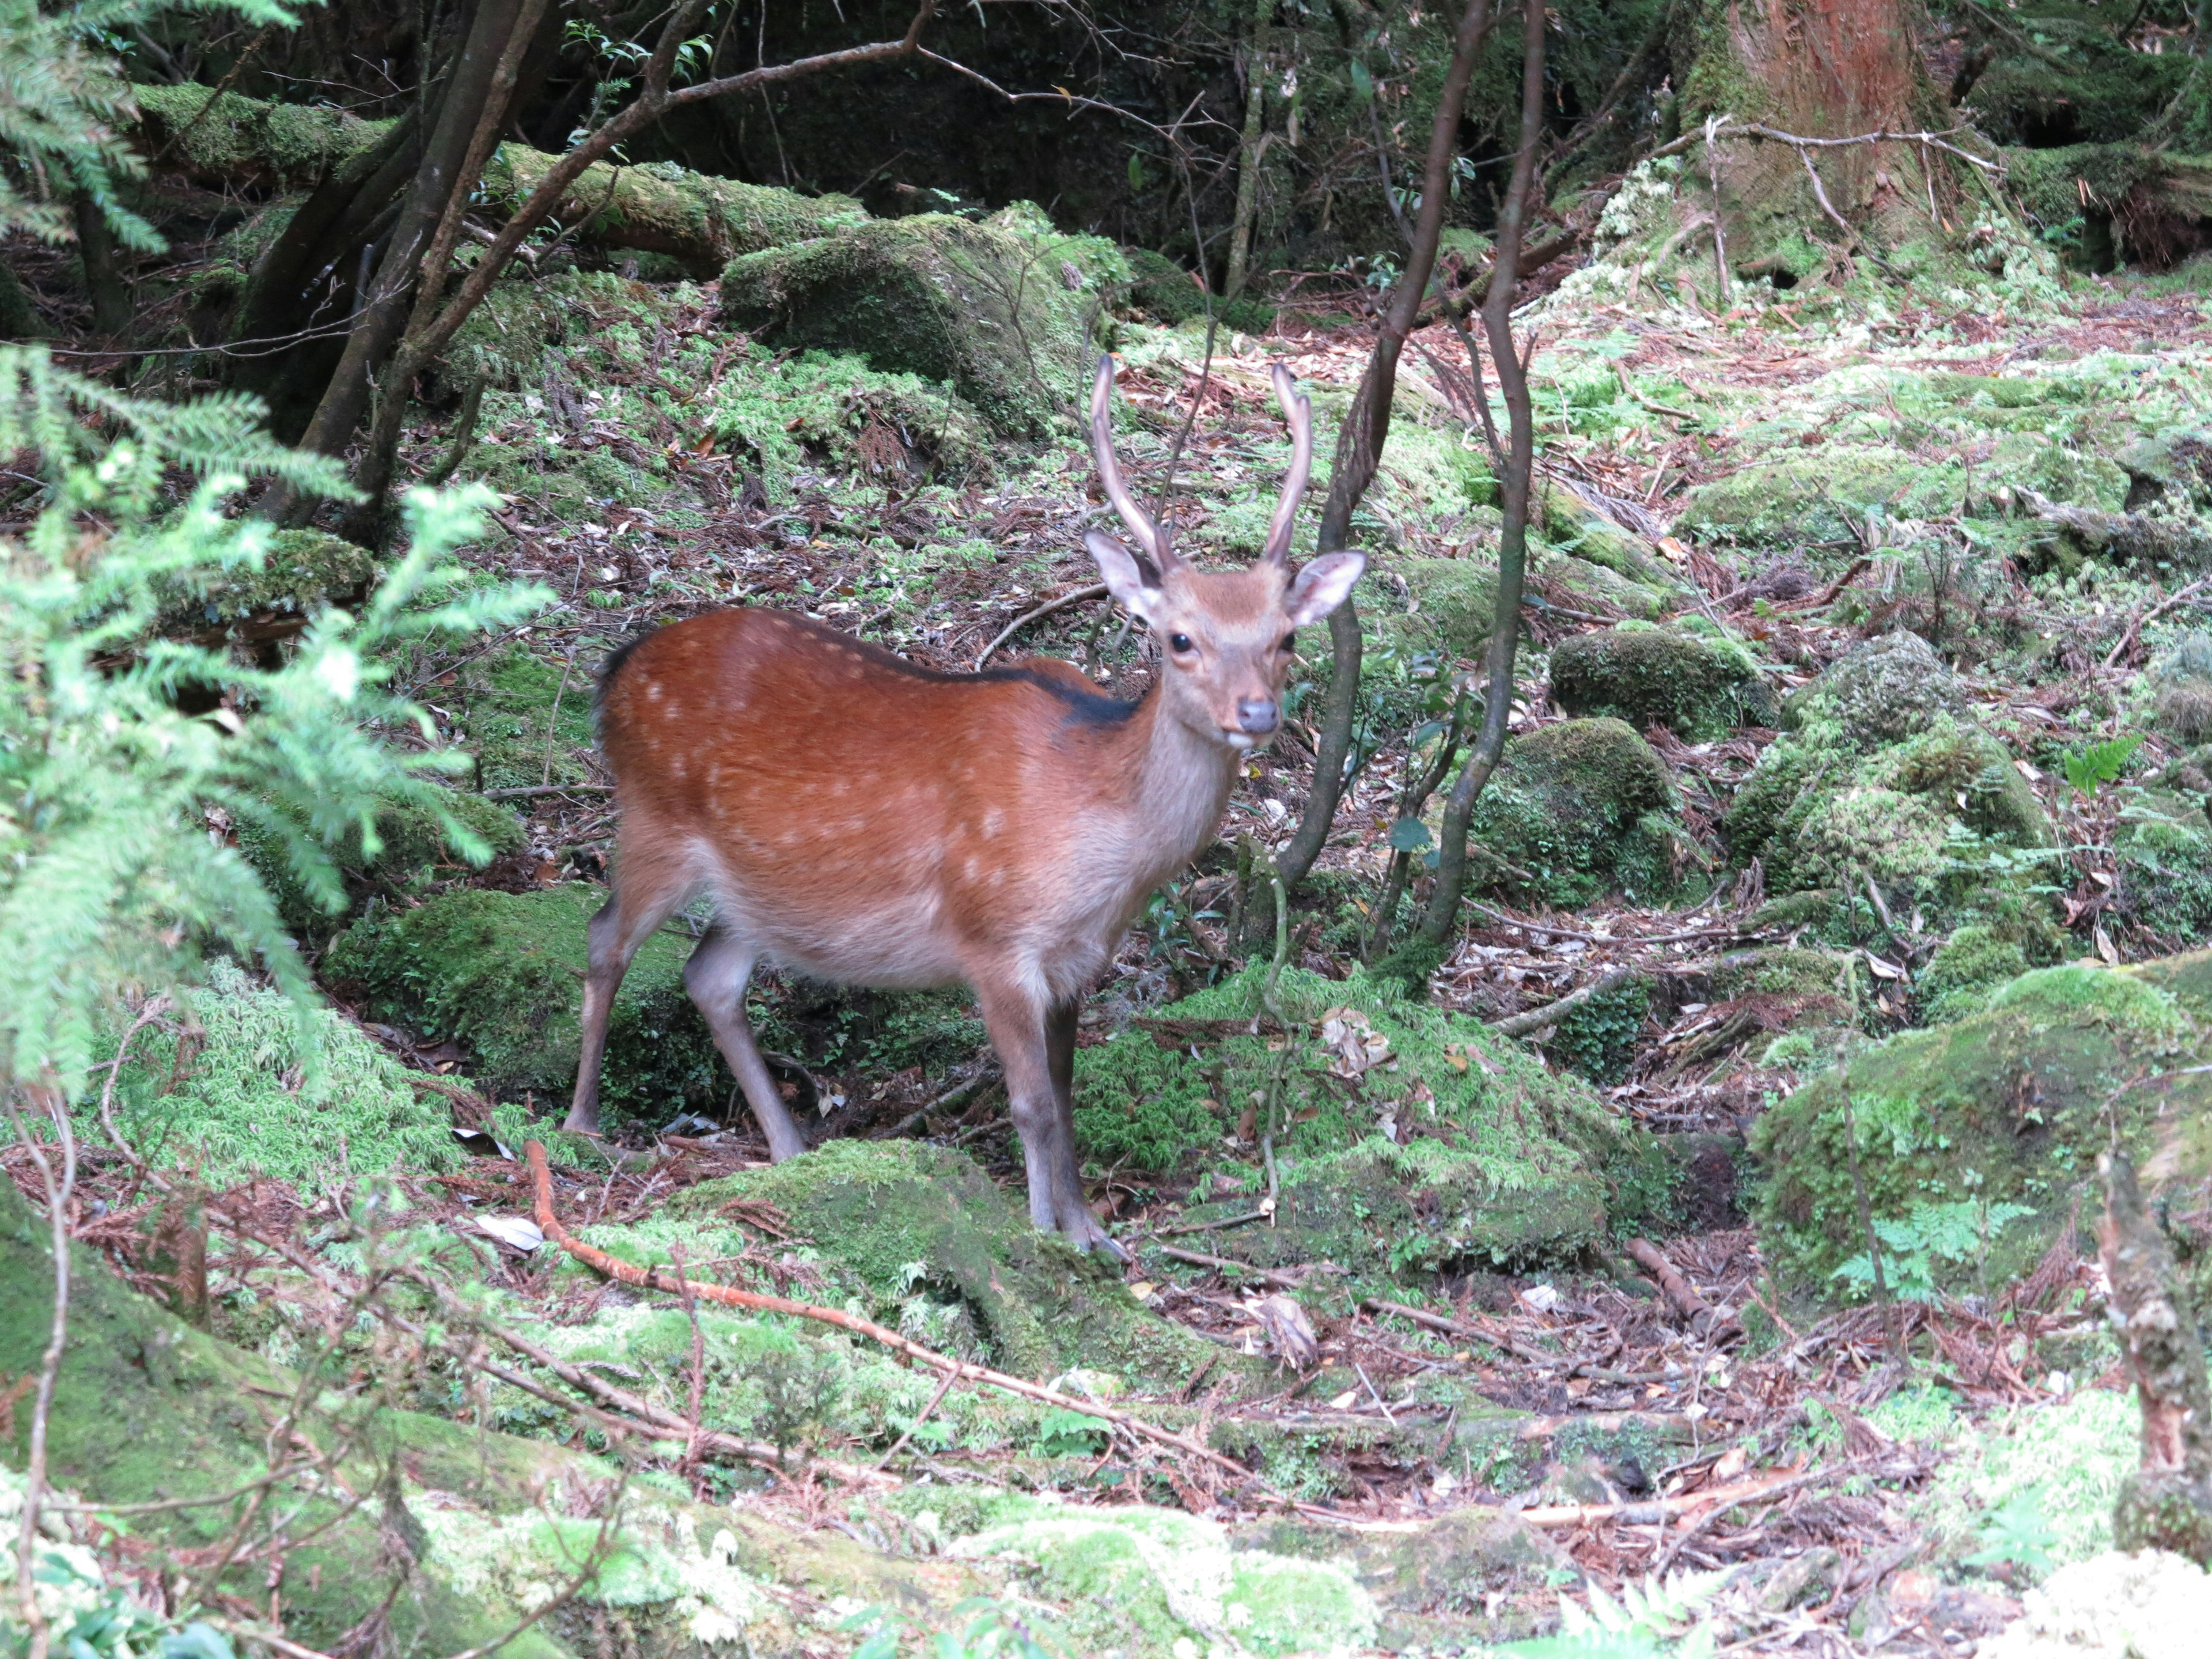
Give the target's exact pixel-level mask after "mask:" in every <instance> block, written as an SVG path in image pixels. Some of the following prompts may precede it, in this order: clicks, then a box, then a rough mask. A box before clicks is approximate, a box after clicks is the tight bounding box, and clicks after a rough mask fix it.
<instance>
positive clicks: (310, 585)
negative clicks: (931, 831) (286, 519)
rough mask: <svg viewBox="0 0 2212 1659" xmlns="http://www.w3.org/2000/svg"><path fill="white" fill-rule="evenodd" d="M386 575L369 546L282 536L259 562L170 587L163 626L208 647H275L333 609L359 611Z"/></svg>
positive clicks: (164, 591) (313, 535)
mask: <svg viewBox="0 0 2212 1659" xmlns="http://www.w3.org/2000/svg"><path fill="white" fill-rule="evenodd" d="M200 569H201V571H202V572H203V573H206V572H209V571H210V567H207V566H202V567H200ZM378 574H380V573H379V571H378V568H377V562H376V556H375V555H374V554H373V553H371V552H370V551H369V550H368V549H367V548H365V547H356V546H355V545H354V544H352V543H351V542H348V541H342V540H340V539H339V538H337V537H336V536H332V535H328V534H326V533H325V532H322V531H319V530H280V531H278V532H276V533H275V534H274V535H272V536H270V538H269V546H268V550H267V552H266V554H265V555H264V556H263V558H262V559H261V560H260V562H258V563H254V564H242V565H237V566H234V567H232V568H229V569H227V570H223V571H221V572H219V573H213V574H201V575H197V576H196V577H195V579H194V580H192V582H191V585H190V586H185V585H184V584H181V583H178V582H175V581H167V582H164V583H162V584H161V598H160V604H161V615H160V620H159V622H158V623H157V625H158V626H159V627H160V628H161V630H162V631H163V632H165V633H170V634H184V635H191V637H193V638H195V639H197V640H199V641H203V642H204V643H207V644H215V643H217V642H219V641H224V640H231V641H240V642H244V643H247V644H253V645H267V644H270V643H273V642H274V641H278V640H284V639H289V638H291V637H292V636H293V635H295V634H298V633H301V631H303V630H304V629H306V628H307V624H308V623H310V622H312V621H313V620H314V618H315V617H318V616H319V615H320V614H321V613H322V612H323V611H325V610H326V609H328V608H329V607H330V606H331V605H359V604H360V603H361V602H362V600H363V599H367V598H368V592H369V589H370V588H371V587H372V586H374V584H375V581H376V579H377V576H378Z"/></svg>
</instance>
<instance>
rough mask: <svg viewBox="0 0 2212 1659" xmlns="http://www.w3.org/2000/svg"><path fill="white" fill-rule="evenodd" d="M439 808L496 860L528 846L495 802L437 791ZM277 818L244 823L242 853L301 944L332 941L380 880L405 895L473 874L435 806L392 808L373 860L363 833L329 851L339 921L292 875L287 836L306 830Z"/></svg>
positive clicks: (518, 825)
mask: <svg viewBox="0 0 2212 1659" xmlns="http://www.w3.org/2000/svg"><path fill="white" fill-rule="evenodd" d="M436 803H437V805H438V806H439V807H441V808H442V809H443V810H444V811H447V813H450V814H451V815H452V816H453V817H454V818H455V819H457V820H458V821H459V823H460V825H461V827H462V828H463V829H465V830H467V831H468V832H469V833H470V834H471V835H473V836H476V837H477V839H478V840H479V841H481V842H483V844H484V846H485V848H487V849H488V850H489V853H490V854H491V855H492V856H494V857H497V856H498V855H499V854H502V853H509V852H513V851H514V850H515V849H517V848H520V847H521V846H522V845H523V844H524V842H525V840H526V836H525V833H524V830H523V827H522V822H521V820H520V818H518V817H516V816H515V815H514V813H513V811H512V810H511V809H509V808H507V807H505V806H502V805H500V804H499V803H498V802H497V801H489V800H486V799H484V798H483V796H481V795H472V794H468V793H464V792H462V791H460V790H456V789H441V790H438V791H437V796H436ZM279 817H280V820H281V822H279V823H258V822H254V821H251V820H249V821H246V822H244V823H240V825H239V828H238V831H237V835H238V846H239V850H240V852H242V853H244V854H246V860H247V861H248V862H249V863H251V864H252V866H253V868H254V872H255V873H256V874H258V876H259V877H260V878H261V881H262V884H263V885H264V886H265V887H266V888H268V890H269V891H270V896H272V897H273V898H274V899H275V900H276V913H277V915H279V916H280V917H281V918H282V919H283V923H284V926H285V927H287V928H289V930H290V931H291V932H292V933H295V934H296V935H299V936H301V937H303V938H307V937H314V936H317V935H319V934H323V933H328V932H330V931H331V929H332V928H333V927H336V926H337V925H338V924H337V918H339V917H343V916H345V915H350V914H352V913H353V911H354V909H355V908H357V906H358V905H359V904H360V903H361V902H362V901H363V899H364V898H365V897H366V896H368V894H370V893H371V892H373V891H374V890H377V887H378V880H377V879H376V878H381V881H382V882H383V883H384V884H389V885H392V886H398V887H399V888H401V889H402V890H409V889H416V890H419V889H421V888H422V887H423V886H426V885H428V884H433V883H435V882H437V881H440V880H441V879H446V878H451V877H453V876H456V875H459V874H460V873H462V872H464V871H465V868H466V867H467V866H466V861H465V860H464V859H463V857H462V855H461V854H460V852H459V849H458V848H455V847H453V845H452V843H451V842H449V841H448V839H447V834H446V829H445V826H444V825H443V824H442V823H441V822H440V820H439V817H438V814H437V812H436V811H434V810H433V809H432V807H431V805H429V804H428V803H425V802H422V801H416V800H404V801H392V802H387V803H386V805H384V806H383V808H382V809H381V810H380V811H378V813H377V815H376V834H377V836H378V839H379V841H380V843H381V844H380V846H379V848H377V851H376V852H375V854H374V855H372V854H369V853H368V850H367V848H366V846H365V844H364V842H363V838H362V835H361V832H360V830H359V829H358V828H352V829H348V831H347V832H346V835H345V836H344V838H343V841H342V842H340V843H339V844H338V845H337V846H336V847H333V848H329V849H328V850H329V852H330V854H331V861H332V862H333V863H334V864H336V865H337V867H338V872H339V875H340V877H341V878H342V879H343V881H344V883H345V885H346V889H347V892H348V895H349V901H350V902H349V903H348V904H347V906H346V907H345V908H342V909H341V910H339V911H338V912H337V913H336V914H335V915H333V913H331V912H329V911H326V910H325V909H324V908H323V907H322V906H321V905H319V904H318V903H317V902H315V899H314V896H313V894H312V893H310V892H309V891H308V890H307V885H306V884H305V883H303V882H301V879H300V878H299V877H298V876H297V874H295V872H294V871H293V868H292V864H291V860H290V858H289V855H288V853H287V850H286V847H285V835H286V829H288V828H289V829H290V830H291V831H292V832H293V833H302V834H303V833H305V826H304V825H302V824H301V823H299V821H298V820H297V819H295V818H293V817H290V815H289V814H283V813H281V812H280V814H279Z"/></svg>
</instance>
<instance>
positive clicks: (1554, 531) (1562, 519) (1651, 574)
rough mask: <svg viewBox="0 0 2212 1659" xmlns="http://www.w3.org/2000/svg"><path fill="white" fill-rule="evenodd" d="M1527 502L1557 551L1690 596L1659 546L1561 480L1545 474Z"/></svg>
mask: <svg viewBox="0 0 2212 1659" xmlns="http://www.w3.org/2000/svg"><path fill="white" fill-rule="evenodd" d="M1531 507H1532V508H1533V511H1534V516H1535V519H1536V522H1537V526H1538V527H1539V528H1540V529H1541V532H1542V533H1543V538H1544V539H1545V541H1547V543H1549V544H1551V546H1552V547H1553V549H1555V550H1558V551H1559V552H1561V553H1566V554H1571V555H1572V556H1575V557H1576V558H1578V559H1582V560H1584V561H1586V562H1589V563H1590V564H1595V565H1601V566H1603V567H1604V568H1607V569H1608V570H1611V571H1613V572H1615V573H1616V574H1620V575H1622V576H1625V577H1626V578H1627V579H1628V580H1630V581H1632V582H1634V583H1636V584H1638V586H1643V587H1646V588H1650V589H1652V590H1654V591H1655V592H1659V593H1662V594H1669V595H1671V594H1674V593H1678V592H1679V593H1680V595H1681V596H1682V597H1683V598H1685V599H1687V598H1689V597H1690V596H1689V593H1688V592H1687V590H1686V589H1685V588H1684V587H1683V586H1682V582H1681V579H1680V577H1679V576H1677V575H1676V574H1675V573H1674V570H1673V569H1672V568H1670V567H1669V566H1668V563H1667V562H1666V561H1665V560H1664V559H1663V558H1662V557H1661V556H1660V554H1659V550H1658V548H1657V547H1656V546H1655V545H1654V544H1652V543H1651V542H1650V541H1649V540H1648V539H1646V538H1644V537H1642V536H1639V535H1638V534H1637V533H1636V532H1633V531H1632V530H1626V529H1623V528H1622V527H1621V526H1620V525H1619V524H1618V523H1616V522H1615V521H1614V520H1613V519H1611V518H1609V517H1608V516H1607V514H1606V513H1605V512H1604V511H1602V510H1601V509H1600V508H1599V507H1596V506H1595V505H1593V504H1592V502H1591V501H1589V500H1587V499H1585V498H1584V497H1583V495H1582V494H1581V492H1580V491H1579V490H1578V489H1577V488H1576V487H1575V486H1574V485H1573V484H1571V483H1568V482H1567V481H1566V480H1565V479H1563V478H1559V477H1554V476H1553V475H1551V474H1549V473H1547V474H1546V475H1544V477H1542V479H1541V481H1540V482H1539V483H1537V485H1536V487H1535V489H1534V501H1532V502H1531Z"/></svg>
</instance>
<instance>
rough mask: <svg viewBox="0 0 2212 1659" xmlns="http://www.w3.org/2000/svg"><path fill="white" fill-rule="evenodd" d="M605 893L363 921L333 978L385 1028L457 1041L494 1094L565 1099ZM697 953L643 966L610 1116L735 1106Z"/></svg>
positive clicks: (668, 950) (661, 1119) (333, 954)
mask: <svg viewBox="0 0 2212 1659" xmlns="http://www.w3.org/2000/svg"><path fill="white" fill-rule="evenodd" d="M604 898H605V892H604V890H602V889H599V888H597V887H592V886H590V885H587V884H583V883H570V884H565V885H562V886H558V887H551V888H547V889H545V890H542V891H538V892H532V893H495V892H488V891H484V890H463V891H459V892H452V893H447V894H443V895H441V896H439V897H436V898H434V899H431V900H430V901H429V902H427V903H425V904H423V905H421V906H420V907H418V908H416V909H412V910H407V911H403V912H398V913H386V914H382V915H373V916H370V917H368V918H366V919H365V920H363V921H357V922H356V923H354V924H353V926H352V927H349V928H347V929H346V931H345V932H344V933H341V934H339V935H338V937H337V939H335V940H333V941H332V943H331V948H330V951H329V953H328V954H327V955H326V956H325V957H324V959H323V975H324V978H325V981H327V982H329V983H331V984H332V985H336V986H343V987H349V989H351V990H352V991H353V992H355V993H356V994H358V995H359V997H360V998H361V999H362V1003H363V1005H364V1006H365V1008H366V1010H367V1011H368V1012H370V1013H371V1014H372V1015H373V1016H374V1018H379V1019H383V1020H386V1021H389V1022H391V1023H392V1024H398V1025H404V1026H405V1027H407V1028H408V1029H409V1030H410V1031H412V1032H413V1033H414V1034H415V1035H416V1036H418V1037H420V1038H422V1039H424V1040H426V1041H431V1040H435V1039H437V1038H440V1037H451V1038H455V1039H458V1040H459V1042H461V1043H462V1044H463V1045H465V1048H467V1049H468V1051H469V1053H470V1054H471V1066H470V1072H471V1075H472V1076H473V1077H474V1078H476V1079H477V1081H478V1083H479V1084H481V1085H483V1087H485V1088H487V1089H490V1090H495V1091H498V1092H500V1093H501V1094H503V1095H506V1096H508V1097H520V1095H522V1094H523V1092H524V1091H532V1092H534V1093H535V1095H536V1096H537V1097H538V1099H539V1100H540V1101H542V1102H544V1103H548V1104H551V1103H557V1102H561V1101H565V1100H566V1099H567V1098H568V1091H569V1090H570V1088H571V1087H572V1086H573V1085H574V1082H575V1078H576V1060H577V1055H578V1052H579V1045H580V1042H581V1036H580V1030H579V1027H578V1024H577V1021H578V1016H579V1012H580V1007H581V1004H582V999H583V980H584V969H585V960H586V951H585V942H584V927H585V924H586V922H587V921H590V919H591V916H592V912H593V911H595V910H596V909H598V908H599V904H600V903H601V902H602V901H603V900H604ZM689 955H690V943H689V941H687V940H683V939H676V938H674V937H672V936H671V935H670V934H668V933H656V934H654V935H653V938H652V939H648V940H647V941H646V944H645V945H644V947H643V948H642V949H641V950H640V951H639V952H638V954H637V957H636V959H635V961H634V962H632V963H631V964H630V969H629V974H628V975H626V976H625V977H624V978H623V987H622V990H621V991H620V992H619V993H618V994H617V995H616V998H615V1004H614V1012H613V1016H612V1018H611V1021H610V1023H609V1024H608V1027H607V1056H606V1068H605V1081H604V1083H603V1084H602V1085H601V1089H602V1098H603V1100H604V1102H605V1107H604V1108H603V1109H611V1111H612V1112H614V1113H617V1114H619V1115H624V1116H630V1117H639V1118H643V1119H645V1120H646V1121H649V1122H651V1123H653V1124H656V1125H657V1124H660V1123H665V1122H666V1121H668V1120H669V1119H670V1118H671V1117H673V1116H675V1115H677V1113H678V1111H679V1110H682V1109H685V1108H687V1107H688V1108H690V1109H696V1110H702V1111H707V1112H710V1113H713V1114H715V1115H720V1111H721V1108H722V1105H723V1103H724V1102H726V1100H727V1099H728V1098H729V1095H730V1090H731V1086H732V1085H731V1083H730V1079H729V1073H728V1069H727V1068H726V1066H724V1065H723V1063H722V1058H721V1055H720V1054H719V1053H717V1052H716V1050H715V1048H714V1040H713V1038H712V1037H710V1036H708V1032H707V1025H706V1022H705V1021H704V1020H702V1018H700V1017H699V1013H698V1011H697V1010H696V1008H695V1007H693V1006H692V1004H691V999H690V996H689V995H688V994H685V992H684V978H683V973H684V958H685V957H688V956H689Z"/></svg>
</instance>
